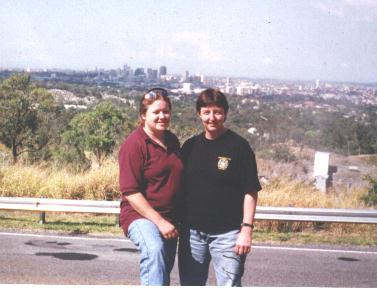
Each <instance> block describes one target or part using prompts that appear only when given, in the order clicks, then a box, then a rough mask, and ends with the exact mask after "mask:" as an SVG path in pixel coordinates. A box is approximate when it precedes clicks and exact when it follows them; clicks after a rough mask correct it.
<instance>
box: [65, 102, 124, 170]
mask: <svg viewBox="0 0 377 289" xmlns="http://www.w3.org/2000/svg"><path fill="white" fill-rule="evenodd" d="M125 120H126V116H125V115H124V113H123V112H122V111H121V110H120V109H118V108H117V107H115V106H114V105H113V104H112V103H111V102H102V103H100V104H98V105H97V106H96V107H95V109H94V110H92V111H89V112H85V113H80V114H78V115H76V116H75V117H74V118H73V119H72V121H71V122H70V124H69V128H68V130H66V131H65V132H64V133H63V136H62V139H63V145H70V146H72V147H74V148H75V149H76V151H77V153H78V154H79V155H81V156H82V155H83V153H84V150H87V151H90V152H92V153H93V154H94V155H95V157H96V159H97V162H98V164H99V165H101V164H102V163H103V161H104V159H105V158H106V157H107V156H108V155H110V154H111V153H112V152H113V150H114V147H115V144H116V141H117V140H118V139H119V137H120V135H121V133H122V132H123V130H124V124H125Z"/></svg>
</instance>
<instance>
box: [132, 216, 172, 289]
mask: <svg viewBox="0 0 377 289" xmlns="http://www.w3.org/2000/svg"><path fill="white" fill-rule="evenodd" d="M128 238H130V240H131V241H132V242H133V243H134V244H135V246H136V247H137V249H138V250H139V252H140V255H141V256H140V280H141V285H144V286H148V285H154V286H163V285H170V272H171V270H172V269H173V266H174V260H175V255H176V249H177V239H172V240H166V239H164V237H162V235H161V234H160V231H159V230H158V228H157V226H156V225H155V224H154V223H152V222H151V221H149V220H147V219H137V220H135V221H133V222H132V223H131V225H130V226H129V227H128Z"/></svg>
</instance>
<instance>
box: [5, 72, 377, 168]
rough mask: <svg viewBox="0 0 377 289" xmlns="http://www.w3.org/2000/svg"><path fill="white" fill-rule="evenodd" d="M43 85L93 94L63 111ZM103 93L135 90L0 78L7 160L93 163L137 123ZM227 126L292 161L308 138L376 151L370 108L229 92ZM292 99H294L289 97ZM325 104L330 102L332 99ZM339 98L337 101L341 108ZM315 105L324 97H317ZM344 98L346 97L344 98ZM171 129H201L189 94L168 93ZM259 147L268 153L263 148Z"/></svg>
mask: <svg viewBox="0 0 377 289" xmlns="http://www.w3.org/2000/svg"><path fill="white" fill-rule="evenodd" d="M48 88H59V89H64V90H69V91H71V92H73V93H74V94H75V95H76V96H79V97H86V96H95V97H96V98H97V99H98V102H96V104H93V105H92V106H91V107H89V108H88V109H87V110H86V111H81V112H80V111H77V110H67V109H65V108H64V106H63V104H59V103H57V102H56V101H55V99H54V97H53V96H52V95H51V94H50V93H49V92H48V90H47V89H48ZM103 93H108V94H114V95H118V96H120V97H122V98H130V99H133V100H135V101H136V102H138V99H139V98H140V97H141V94H142V92H141V91H138V92H135V91H133V92H127V91H126V90H121V89H119V88H117V89H114V88H106V87H97V86H87V85H81V84H80V85H79V84H65V83H38V85H36V84H35V83H33V82H32V81H31V79H30V76H28V75H25V74H23V75H16V76H12V77H10V78H8V79H6V80H4V81H3V82H2V83H1V85H0V142H1V143H2V144H3V145H4V146H5V147H7V148H8V149H9V150H10V151H11V156H12V159H13V162H17V161H18V160H19V159H20V158H21V157H22V159H24V160H27V161H29V162H35V161H40V160H46V161H53V162H55V163H57V164H60V165H64V166H67V165H70V166H72V167H74V168H78V169H85V168H87V167H89V166H90V164H91V161H93V160H95V161H96V162H97V163H98V164H99V165H101V164H102V162H103V161H104V159H105V158H106V157H108V156H109V155H111V154H113V153H114V151H116V150H117V147H118V146H119V144H120V142H121V141H122V140H123V139H124V137H125V136H127V135H128V133H129V132H130V131H131V130H132V129H134V128H135V127H136V126H137V109H136V107H134V106H130V105H126V104H124V103H122V102H121V101H116V100H111V101H103V100H102V99H101V98H102V95H103ZM228 99H229V102H230V106H231V109H230V112H229V115H228V118H227V126H228V127H230V128H231V129H233V130H235V131H237V132H238V133H240V134H241V135H243V136H244V137H245V138H246V139H248V140H249V142H250V143H251V145H252V147H253V148H254V150H255V151H256V152H257V154H258V153H259V154H262V155H263V156H267V157H268V156H271V157H274V156H275V157H277V158H278V159H279V160H285V161H289V160H292V156H291V155H290V151H289V146H288V145H287V144H288V143H289V142H291V141H292V140H293V141H294V142H295V143H296V144H297V145H307V146H310V147H312V148H314V149H317V150H327V151H333V152H338V153H342V154H346V155H351V154H376V153H377V114H376V111H377V108H376V107H373V106H365V107H362V106H358V107H352V110H353V111H354V113H353V114H345V111H343V110H341V109H337V110H329V109H328V110H327V109H317V108H304V107H293V106H291V105H288V100H287V99H284V101H276V100H271V99H253V98H246V97H239V96H229V97H228ZM292 101H295V102H299V98H297V99H295V98H294V99H292ZM331 102H332V103H330V104H329V107H335V106H336V103H334V100H331ZM343 102H344V100H342V103H341V104H342V107H344V103H343ZM321 104H322V105H323V104H326V103H324V101H323V100H321ZM350 105H351V104H350ZM171 129H172V130H173V131H174V132H175V133H176V134H177V135H178V137H179V138H180V140H181V142H183V141H184V140H186V139H187V138H188V137H190V136H192V135H193V134H196V133H198V132H199V131H201V124H200V122H199V121H198V118H197V116H196V111H195V96H192V95H186V96H179V97H178V96H177V97H173V119H172V125H171ZM266 152H272V154H271V153H270V154H268V153H266Z"/></svg>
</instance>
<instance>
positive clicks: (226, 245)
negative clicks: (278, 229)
mask: <svg viewBox="0 0 377 289" xmlns="http://www.w3.org/2000/svg"><path fill="white" fill-rule="evenodd" d="M228 109H229V106H228V102H227V100H226V97H225V95H224V94H223V93H221V92H220V91H219V90H216V89H211V88H210V89H207V90H205V91H203V92H202V93H201V94H200V95H199V96H198V99H197V102H196V110H197V113H198V116H199V118H200V119H201V121H202V124H203V127H204V132H203V133H201V134H199V135H197V136H194V137H192V138H190V139H189V140H187V141H186V142H185V144H184V145H183V147H182V159H183V162H184V167H185V169H184V177H183V189H182V196H181V202H182V204H183V205H182V212H184V213H183V216H182V230H181V232H180V242H179V273H180V280H181V285H190V286H201V285H205V284H206V281H207V277H208V268H209V262H210V261H211V259H212V261H213V265H214V269H215V273H216V279H217V284H218V285H222V286H241V277H242V275H243V270H244V263H245V259H246V255H247V254H248V253H249V252H250V249H251V243H252V231H253V227H254V225H253V222H254V215H255V208H256V204H257V199H258V191H259V190H261V186H260V184H259V181H258V174H257V166H256V161H255V155H254V152H253V151H252V149H251V148H250V146H249V144H248V142H247V141H246V140H245V139H244V138H242V137H241V136H239V135H238V134H236V133H235V132H233V131H231V130H229V129H227V128H226V127H225V126H224V122H225V120H226V116H227V113H228Z"/></svg>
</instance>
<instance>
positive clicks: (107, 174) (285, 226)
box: [0, 159, 377, 243]
mask: <svg viewBox="0 0 377 289" xmlns="http://www.w3.org/2000/svg"><path fill="white" fill-rule="evenodd" d="M366 191H367V189H366V188H359V189H354V190H352V191H350V190H347V189H344V190H342V189H337V190H331V191H329V192H328V193H322V192H319V191H318V190H316V189H315V188H314V187H313V186H312V185H310V184H308V183H305V182H298V181H295V180H292V179H289V178H287V177H282V178H275V179H273V180H272V181H270V182H269V183H268V184H266V185H264V186H263V190H262V191H261V192H260V194H259V201H258V205H260V206H282V207H285V206H295V207H304V208H310V207H312V208H365V205H364V204H363V203H362V201H361V200H360V197H361V196H362V195H363V194H365V193H366ZM0 196H8V197H46V198H58V199H60V198H62V199H89V200H116V199H118V198H119V192H118V165H117V162H116V161H115V160H114V159H110V160H108V161H107V162H105V163H104V165H103V166H102V167H100V168H93V169H91V170H89V171H87V172H84V173H79V174H74V173H72V172H69V171H68V170H65V169H57V168H54V167H51V166H48V165H34V166H26V165H21V164H18V165H14V166H11V165H3V167H1V168H0ZM257 228H258V231H259V232H260V233H262V234H263V232H264V233H265V234H267V235H266V236H270V235H271V234H272V233H273V232H282V233H288V235H287V234H285V235H284V237H283V238H286V237H287V236H290V235H289V234H290V232H296V233H300V234H306V233H308V234H309V235H310V236H317V237H320V236H321V235H320V234H324V235H323V240H325V239H326V238H327V237H329V236H331V235H336V236H340V237H342V238H343V237H344V238H349V237H350V236H351V235H354V237H355V239H358V238H361V239H364V241H363V243H368V242H369V241H368V240H376V239H377V230H376V226H373V225H372V226H371V225H369V226H368V225H352V224H323V223H310V222H307V223H305V222H277V221H258V222H257ZM313 232H314V233H313ZM319 233H320V234H319ZM365 240H366V241H365Z"/></svg>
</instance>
